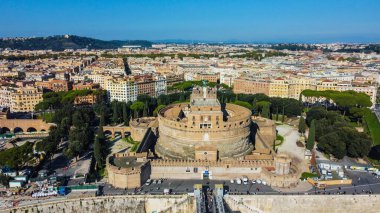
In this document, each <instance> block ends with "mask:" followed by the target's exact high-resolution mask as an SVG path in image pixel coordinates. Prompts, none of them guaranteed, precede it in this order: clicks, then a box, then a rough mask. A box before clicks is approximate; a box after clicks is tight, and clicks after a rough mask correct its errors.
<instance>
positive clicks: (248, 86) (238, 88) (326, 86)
mask: <svg viewBox="0 0 380 213" xmlns="http://www.w3.org/2000/svg"><path fill="white" fill-rule="evenodd" d="M306 89H310V90H318V91H325V90H333V91H348V90H353V91H355V92H361V93H365V94H367V95H368V96H369V97H370V99H371V101H372V103H373V104H375V103H376V95H377V89H376V86H372V85H365V84H363V85H359V84H352V83H351V82H339V81H333V80H316V79H313V78H289V79H285V78H275V79H271V80H268V79H254V78H248V77H239V78H236V79H235V81H234V88H233V91H234V93H237V94H238V93H242V94H257V93H263V94H265V95H268V96H269V97H281V98H294V99H299V97H300V94H301V92H302V91H304V90H306Z"/></svg>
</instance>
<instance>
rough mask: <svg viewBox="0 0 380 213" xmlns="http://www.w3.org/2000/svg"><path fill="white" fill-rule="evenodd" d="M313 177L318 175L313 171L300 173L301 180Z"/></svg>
mask: <svg viewBox="0 0 380 213" xmlns="http://www.w3.org/2000/svg"><path fill="white" fill-rule="evenodd" d="M315 177H318V175H317V174H315V173H310V172H304V173H302V175H301V179H302V180H306V179H308V178H315Z"/></svg>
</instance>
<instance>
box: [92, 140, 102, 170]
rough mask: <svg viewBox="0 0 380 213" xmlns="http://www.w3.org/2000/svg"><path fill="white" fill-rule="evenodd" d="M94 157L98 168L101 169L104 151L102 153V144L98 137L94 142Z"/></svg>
mask: <svg viewBox="0 0 380 213" xmlns="http://www.w3.org/2000/svg"><path fill="white" fill-rule="evenodd" d="M94 157H95V161H96V168H97V169H101V168H102V167H103V153H102V144H101V143H100V140H99V138H98V137H96V138H95V142H94Z"/></svg>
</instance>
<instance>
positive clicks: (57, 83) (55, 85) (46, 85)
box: [35, 79, 72, 92]
mask: <svg viewBox="0 0 380 213" xmlns="http://www.w3.org/2000/svg"><path fill="white" fill-rule="evenodd" d="M35 85H36V87H38V88H41V89H42V88H43V89H48V90H52V91H54V92H61V91H69V90H71V89H72V83H71V82H69V81H66V80H59V79H50V80H49V81H37V82H36V83H35Z"/></svg>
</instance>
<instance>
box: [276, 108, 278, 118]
mask: <svg viewBox="0 0 380 213" xmlns="http://www.w3.org/2000/svg"><path fill="white" fill-rule="evenodd" d="M276 121H278V107H277V111H276Z"/></svg>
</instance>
